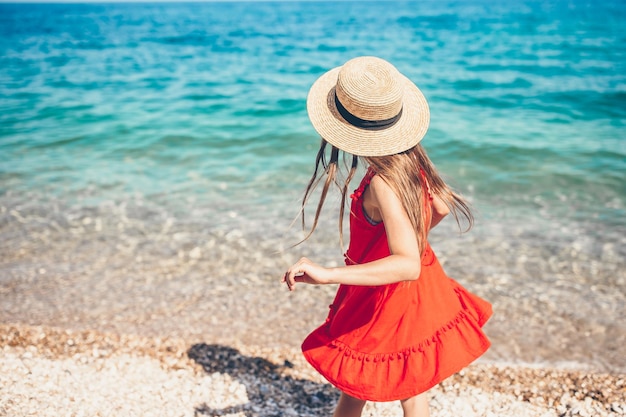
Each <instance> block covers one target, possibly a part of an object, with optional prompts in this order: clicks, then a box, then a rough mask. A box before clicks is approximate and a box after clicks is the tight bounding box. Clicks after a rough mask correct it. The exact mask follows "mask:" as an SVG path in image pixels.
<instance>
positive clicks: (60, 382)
mask: <svg viewBox="0 0 626 417" xmlns="http://www.w3.org/2000/svg"><path fill="white" fill-rule="evenodd" d="M0 334H1V336H0V348H1V349H2V357H1V359H0V392H2V399H1V400H0V413H2V415H7V416H30V415H36V416H59V415H65V416H241V417H243V416H323V415H330V414H331V413H332V408H333V403H334V401H335V400H336V399H337V397H338V394H337V392H336V391H335V390H334V389H332V388H331V387H330V386H329V385H328V384H327V383H325V382H324V381H323V380H321V379H320V377H319V376H318V375H316V373H315V372H314V370H313V369H312V368H310V367H309V366H308V365H307V364H305V363H304V361H303V360H302V359H301V356H300V354H299V352H297V351H296V350H293V349H268V348H260V347H255V346H249V345H241V346H228V345H222V344H207V343H195V344H190V343H189V342H187V341H185V340H181V339H161V338H158V339H157V338H140V337H133V336H120V335H115V334H105V333H98V332H94V331H82V332H78V331H69V330H62V329H58V328H46V327H40V326H11V325H2V327H1V328H0ZM625 392H626V378H625V376H624V375H611V374H603V373H588V372H581V371H571V370H570V371H568V370H557V369H541V368H532V367H520V366H504V365H491V364H484V363H478V364H474V365H471V366H470V367H468V368H466V369H465V370H463V371H461V372H460V373H458V374H456V375H454V376H453V377H451V378H449V379H448V380H446V381H445V382H443V383H441V384H440V385H438V386H437V387H435V388H433V389H432V390H431V391H430V396H431V412H432V415H433V416H446V417H447V416H468V417H471V416H494V417H495V416H498V417H507V416H510V417H539V416H541V417H552V416H589V417H591V416H609V417H614V416H615V417H617V416H623V415H624V413H625V412H626V408H625V405H626V403H625ZM401 415H402V413H401V409H400V406H399V404H398V403H397V402H392V403H369V404H368V406H367V407H366V410H365V412H364V416H367V417H370V416H372V417H374V416H384V417H385V416H390V417H391V416H401Z"/></svg>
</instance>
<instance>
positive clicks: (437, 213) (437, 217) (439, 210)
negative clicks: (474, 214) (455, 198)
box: [429, 190, 450, 229]
mask: <svg viewBox="0 0 626 417" xmlns="http://www.w3.org/2000/svg"><path fill="white" fill-rule="evenodd" d="M429 191H430V190H429ZM431 207H432V208H433V215H432V219H431V220H430V228H431V229H432V228H433V227H435V226H437V225H438V224H439V222H440V221H441V220H443V218H444V217H446V216H447V215H448V214H449V213H450V207H448V206H447V205H446V203H444V202H443V200H442V199H441V197H439V196H438V195H437V194H433V200H432V206H431Z"/></svg>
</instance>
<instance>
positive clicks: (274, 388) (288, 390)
mask: <svg viewBox="0 0 626 417" xmlns="http://www.w3.org/2000/svg"><path fill="white" fill-rule="evenodd" d="M188 355H189V358H191V359H192V360H194V361H195V362H196V363H198V364H199V365H201V366H202V368H203V369H204V370H205V371H206V372H207V373H209V374H212V373H215V372H218V373H222V374H228V375H230V376H231V377H232V378H233V379H236V380H237V381H239V382H240V383H241V384H243V385H244V386H245V388H246V391H247V394H248V399H249V402H248V403H247V404H243V405H238V406H235V407H227V408H223V409H215V408H211V407H209V406H207V405H206V404H204V405H201V406H198V407H196V410H195V415H196V416H224V415H228V414H236V413H243V414H245V415H246V416H247V417H273V416H276V417H278V416H311V417H313V416H327V415H332V412H333V409H334V406H335V403H336V402H337V399H338V398H339V392H338V391H337V390H336V389H335V388H333V387H332V386H331V385H330V384H320V383H316V382H313V381H309V380H306V379H297V378H294V377H292V376H289V375H286V374H285V372H284V371H285V370H286V369H287V368H291V367H293V365H292V364H291V363H289V362H288V361H285V363H284V364H283V365H280V366H279V365H276V364H273V363H271V362H269V361H267V360H266V359H263V358H258V357H251V356H244V355H242V354H241V353H240V352H239V351H238V350H236V349H233V348H231V347H227V346H222V345H208V344H205V343H199V344H196V345H193V346H192V347H191V348H190V349H189V351H188Z"/></svg>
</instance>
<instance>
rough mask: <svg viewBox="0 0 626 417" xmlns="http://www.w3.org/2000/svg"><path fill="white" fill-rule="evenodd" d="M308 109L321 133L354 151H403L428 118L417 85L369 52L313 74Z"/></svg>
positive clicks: (367, 153) (415, 139)
mask: <svg viewBox="0 0 626 417" xmlns="http://www.w3.org/2000/svg"><path fill="white" fill-rule="evenodd" d="M307 111H308V113H309V118H310V119H311V123H312V124H313V127H314V128H315V130H317V132H318V133H319V134H320V135H321V136H322V138H324V139H325V140H326V141H327V142H329V143H330V144H331V145H334V146H336V147H337V148H339V149H341V150H343V151H346V152H348V153H351V154H353V155H358V156H383V155H393V154H396V153H400V152H403V151H406V150H407V149H410V148H412V147H413V146H415V145H417V143H418V142H419V141H420V140H421V139H422V138H423V137H424V135H425V134H426V131H427V130H428V124H429V121H430V112H429V110H428V103H427V102H426V98H425V97H424V95H423V94H422V92H421V91H420V90H419V88H417V86H416V85H415V84H413V82H411V80H409V79H408V78H406V77H405V76H404V75H402V74H400V72H398V70H397V69H396V68H395V67H394V66H393V65H391V64H390V63H389V62H387V61H385V60H383V59H380V58H376V57H370V56H364V57H359V58H354V59H351V60H350V61H348V62H346V63H345V64H344V65H342V66H341V67H337V68H334V69H332V70H330V71H328V72H327V73H325V74H324V75H322V76H321V77H320V78H318V79H317V81H315V83H314V84H313V86H312V87H311V90H310V91H309V96H308V98H307Z"/></svg>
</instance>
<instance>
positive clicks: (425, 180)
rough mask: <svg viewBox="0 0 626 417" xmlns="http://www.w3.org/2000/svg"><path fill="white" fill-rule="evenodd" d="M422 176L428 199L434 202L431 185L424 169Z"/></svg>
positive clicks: (421, 170) (421, 171)
mask: <svg viewBox="0 0 626 417" xmlns="http://www.w3.org/2000/svg"><path fill="white" fill-rule="evenodd" d="M420 174H421V175H422V182H423V183H424V185H425V186H426V191H427V194H428V199H429V200H430V201H432V200H433V193H432V192H431V191H430V184H428V178H427V177H426V172H425V171H424V170H423V169H422V168H420Z"/></svg>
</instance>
